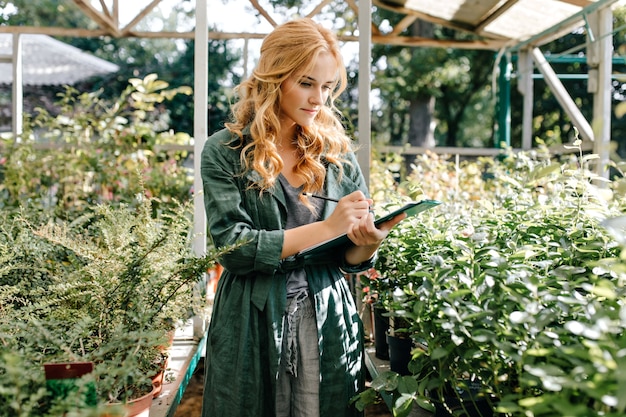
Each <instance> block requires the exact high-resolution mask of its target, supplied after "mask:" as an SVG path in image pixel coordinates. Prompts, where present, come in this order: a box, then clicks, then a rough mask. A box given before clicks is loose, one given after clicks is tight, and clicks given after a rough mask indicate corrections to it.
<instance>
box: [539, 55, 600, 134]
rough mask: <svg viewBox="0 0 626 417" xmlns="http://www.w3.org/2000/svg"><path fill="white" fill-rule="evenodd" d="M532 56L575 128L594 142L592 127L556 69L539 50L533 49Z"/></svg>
mask: <svg viewBox="0 0 626 417" xmlns="http://www.w3.org/2000/svg"><path fill="white" fill-rule="evenodd" d="M531 55H532V58H533V59H534V60H535V63H536V64H537V68H538V69H539V71H540V72H541V73H542V74H543V76H544V79H545V81H546V83H547V84H548V87H550V90H552V92H553V93H554V95H555V97H556V99H557V101H558V102H559V104H560V105H561V107H563V110H565V113H567V115H568V116H569V118H570V119H571V120H572V123H573V124H574V126H576V128H577V129H578V131H579V132H580V135H581V136H582V139H584V140H591V141H593V140H594V135H593V130H592V129H591V125H590V124H589V122H588V121H587V119H585V116H583V114H582V113H581V111H580V109H579V108H578V106H577V105H576V103H574V100H572V98H571V97H570V95H569V93H568V92H567V90H566V89H565V87H564V86H563V83H562V82H561V80H559V77H558V76H557V75H556V73H555V72H554V69H552V67H551V66H550V64H549V63H548V61H547V60H546V57H545V56H543V53H541V51H540V50H539V48H533V49H532V50H531Z"/></svg>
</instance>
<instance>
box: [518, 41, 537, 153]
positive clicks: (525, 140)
mask: <svg viewBox="0 0 626 417" xmlns="http://www.w3.org/2000/svg"><path fill="white" fill-rule="evenodd" d="M517 62H518V65H519V73H520V80H519V83H518V85H517V89H518V90H519V92H520V93H522V96H523V100H524V102H523V106H522V113H523V116H522V149H524V150H529V149H531V148H532V147H533V136H532V135H533V100H534V92H533V58H532V57H531V56H530V54H529V53H528V49H526V48H525V49H522V50H521V51H520V52H519V59H518V61H517Z"/></svg>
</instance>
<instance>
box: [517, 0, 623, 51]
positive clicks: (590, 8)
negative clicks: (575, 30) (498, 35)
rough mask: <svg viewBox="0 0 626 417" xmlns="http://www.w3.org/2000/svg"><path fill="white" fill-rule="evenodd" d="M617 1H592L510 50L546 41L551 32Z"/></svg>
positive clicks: (560, 29) (569, 26) (557, 30)
mask: <svg viewBox="0 0 626 417" xmlns="http://www.w3.org/2000/svg"><path fill="white" fill-rule="evenodd" d="M561 1H563V0H561ZM570 1H571V0H570ZM617 1H619V0H598V1H596V2H591V4H590V5H589V6H587V7H585V8H583V9H582V10H581V11H579V12H578V13H575V14H573V15H571V16H570V17H568V18H567V19H565V20H563V21H562V22H560V23H557V24H556V25H554V26H552V27H549V28H548V29H546V30H544V31H542V32H541V33H538V34H536V35H535V36H531V37H530V38H528V39H526V40H524V41H522V42H518V43H517V44H516V45H514V46H513V47H511V48H510V50H511V51H519V50H520V49H523V48H526V47H529V46H534V45H536V44H537V43H539V42H540V41H545V40H546V38H548V37H549V36H550V35H551V34H555V33H558V32H561V31H563V30H568V29H569V28H571V27H572V26H573V25H575V24H576V23H577V22H579V21H580V20H583V19H584V16H585V15H588V14H590V13H593V12H595V11H596V10H600V9H602V8H604V7H608V6H610V5H611V4H613V3H616V2H617ZM568 2H569V1H568Z"/></svg>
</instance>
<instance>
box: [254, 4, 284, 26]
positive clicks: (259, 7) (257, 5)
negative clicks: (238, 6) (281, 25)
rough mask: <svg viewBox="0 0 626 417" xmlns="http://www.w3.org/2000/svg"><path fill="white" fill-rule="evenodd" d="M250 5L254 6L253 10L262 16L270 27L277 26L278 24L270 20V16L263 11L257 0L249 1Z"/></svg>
mask: <svg viewBox="0 0 626 417" xmlns="http://www.w3.org/2000/svg"><path fill="white" fill-rule="evenodd" d="M250 3H252V5H253V6H254V8H255V9H257V10H258V12H259V13H260V14H261V16H263V17H264V18H265V20H267V21H268V22H269V23H270V25H272V27H276V26H278V24H277V23H276V22H275V21H274V19H272V17H271V16H270V14H269V13H268V12H267V10H265V9H264V8H263V7H262V6H261V5H260V4H259V2H258V1H257V0H250Z"/></svg>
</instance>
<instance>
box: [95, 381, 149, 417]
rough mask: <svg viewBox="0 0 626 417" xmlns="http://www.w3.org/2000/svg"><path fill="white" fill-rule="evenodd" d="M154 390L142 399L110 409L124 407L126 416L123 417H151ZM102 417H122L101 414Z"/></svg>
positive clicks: (116, 405)
mask: <svg viewBox="0 0 626 417" xmlns="http://www.w3.org/2000/svg"><path fill="white" fill-rule="evenodd" d="M154 390H155V389H154V388H153V389H152V391H151V392H149V393H147V394H145V395H144V396H142V397H139V398H135V399H133V400H130V401H128V402H127V403H125V404H123V405H122V404H113V403H112V404H110V407H113V406H115V407H119V406H122V407H123V408H124V410H125V414H123V417H149V416H150V407H151V406H152V400H153V398H154ZM100 417H122V416H120V415H119V414H108V413H107V412H105V413H104V414H101V415H100Z"/></svg>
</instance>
